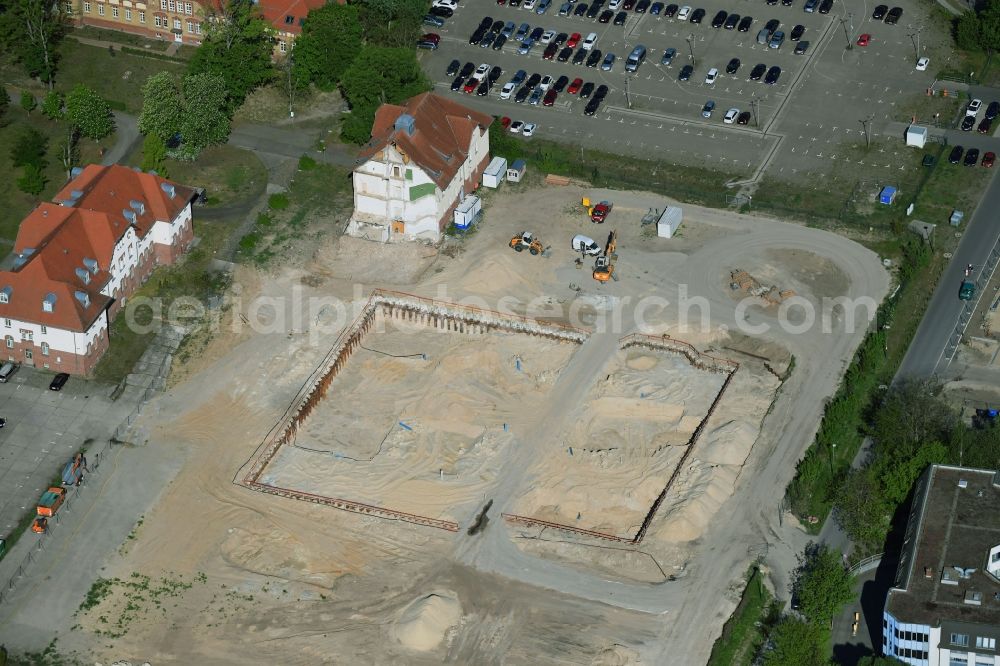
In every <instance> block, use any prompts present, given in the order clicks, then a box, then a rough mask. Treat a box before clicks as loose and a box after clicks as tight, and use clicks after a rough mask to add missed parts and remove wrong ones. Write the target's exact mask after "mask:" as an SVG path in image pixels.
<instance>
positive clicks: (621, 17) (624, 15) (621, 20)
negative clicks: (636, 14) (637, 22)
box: [615, 12, 628, 25]
mask: <svg viewBox="0 0 1000 666" xmlns="http://www.w3.org/2000/svg"><path fill="white" fill-rule="evenodd" d="M626 21H628V12H618V15H617V16H615V25H625V22H626Z"/></svg>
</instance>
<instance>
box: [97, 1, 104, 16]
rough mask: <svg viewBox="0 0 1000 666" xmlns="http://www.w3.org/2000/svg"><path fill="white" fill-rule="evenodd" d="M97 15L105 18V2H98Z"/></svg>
mask: <svg viewBox="0 0 1000 666" xmlns="http://www.w3.org/2000/svg"><path fill="white" fill-rule="evenodd" d="M97 15H98V16H104V3H103V2H98V3H97Z"/></svg>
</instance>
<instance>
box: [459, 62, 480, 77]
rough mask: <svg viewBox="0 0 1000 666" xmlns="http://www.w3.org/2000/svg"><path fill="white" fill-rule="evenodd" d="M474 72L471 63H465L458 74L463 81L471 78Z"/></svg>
mask: <svg viewBox="0 0 1000 666" xmlns="http://www.w3.org/2000/svg"><path fill="white" fill-rule="evenodd" d="M475 71H476V65H475V64H474V63H471V62H467V63H465V64H464V65H462V71H461V72H459V73H458V75H459V76H461V77H462V78H463V79H464V78H466V77H469V76H472V73H473V72H475Z"/></svg>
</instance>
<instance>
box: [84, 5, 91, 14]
mask: <svg viewBox="0 0 1000 666" xmlns="http://www.w3.org/2000/svg"><path fill="white" fill-rule="evenodd" d="M83 12H84V13H85V14H89V13H90V3H89V2H85V3H83Z"/></svg>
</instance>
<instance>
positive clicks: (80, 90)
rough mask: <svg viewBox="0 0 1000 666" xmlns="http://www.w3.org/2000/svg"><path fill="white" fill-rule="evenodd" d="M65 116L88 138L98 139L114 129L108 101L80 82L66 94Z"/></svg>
mask: <svg viewBox="0 0 1000 666" xmlns="http://www.w3.org/2000/svg"><path fill="white" fill-rule="evenodd" d="M66 117H67V118H69V121H70V122H71V123H73V124H74V125H75V126H76V127H78V128H79V129H80V134H81V135H83V136H85V137H87V138H88V139H94V140H95V141H98V140H100V139H103V138H104V137H106V136H108V135H109V134H111V133H112V132H114V131H115V116H114V114H113V113H111V107H110V106H108V102H107V101H106V100H105V99H104V98H103V97H101V96H100V95H98V94H97V91H95V90H93V89H91V88H88V87H87V86H85V85H83V84H82V83H78V84H76V85H75V86H74V87H73V89H72V90H70V91H69V94H68V95H66Z"/></svg>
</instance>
